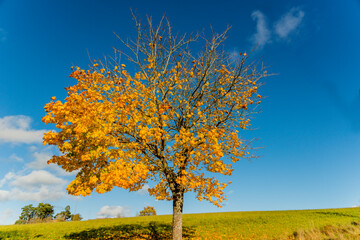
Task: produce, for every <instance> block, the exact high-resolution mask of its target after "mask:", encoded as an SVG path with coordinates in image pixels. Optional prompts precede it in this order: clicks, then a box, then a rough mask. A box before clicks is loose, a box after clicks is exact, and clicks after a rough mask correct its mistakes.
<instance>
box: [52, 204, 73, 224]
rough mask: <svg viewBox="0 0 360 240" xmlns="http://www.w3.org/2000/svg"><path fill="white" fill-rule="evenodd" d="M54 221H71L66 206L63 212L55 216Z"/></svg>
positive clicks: (68, 208)
mask: <svg viewBox="0 0 360 240" xmlns="http://www.w3.org/2000/svg"><path fill="white" fill-rule="evenodd" d="M55 219H58V220H63V221H67V220H71V212H70V206H69V205H68V206H66V207H65V211H61V212H60V213H58V214H56V215H55Z"/></svg>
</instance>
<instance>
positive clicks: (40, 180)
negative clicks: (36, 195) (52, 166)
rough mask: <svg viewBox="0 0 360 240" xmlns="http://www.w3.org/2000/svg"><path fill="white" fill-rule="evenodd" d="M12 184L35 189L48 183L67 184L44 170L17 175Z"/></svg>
mask: <svg viewBox="0 0 360 240" xmlns="http://www.w3.org/2000/svg"><path fill="white" fill-rule="evenodd" d="M10 184H11V185H12V186H16V187H21V188H25V189H34V188H39V187H42V186H48V185H62V186H63V185H65V184H66V181H65V180H63V179H61V178H58V177H56V176H55V175H53V174H51V173H49V172H47V171H44V170H38V171H32V172H31V173H30V174H28V175H25V176H16V177H15V180H13V181H12V182H11V183H10Z"/></svg>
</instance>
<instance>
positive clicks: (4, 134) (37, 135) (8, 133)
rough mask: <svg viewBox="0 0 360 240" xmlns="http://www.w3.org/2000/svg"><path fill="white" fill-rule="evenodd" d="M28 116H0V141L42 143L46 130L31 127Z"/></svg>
mask: <svg viewBox="0 0 360 240" xmlns="http://www.w3.org/2000/svg"><path fill="white" fill-rule="evenodd" d="M30 123H31V118H30V117H28V116H23V115H17V116H6V117H3V118H0V142H10V143H41V142H42V136H43V134H44V132H45V130H32V129H30Z"/></svg>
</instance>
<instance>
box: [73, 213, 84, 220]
mask: <svg viewBox="0 0 360 240" xmlns="http://www.w3.org/2000/svg"><path fill="white" fill-rule="evenodd" d="M81 219H82V217H81V215H80V214H78V213H77V214H73V215H71V221H80V220H81Z"/></svg>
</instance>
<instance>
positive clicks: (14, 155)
mask: <svg viewBox="0 0 360 240" xmlns="http://www.w3.org/2000/svg"><path fill="white" fill-rule="evenodd" d="M9 159H10V160H14V161H15V162H23V161H24V159H22V158H21V157H19V156H17V155H16V154H15V153H13V154H11V156H10V157H9Z"/></svg>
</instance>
